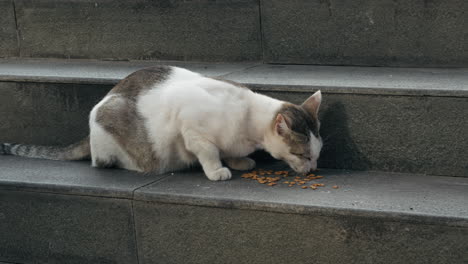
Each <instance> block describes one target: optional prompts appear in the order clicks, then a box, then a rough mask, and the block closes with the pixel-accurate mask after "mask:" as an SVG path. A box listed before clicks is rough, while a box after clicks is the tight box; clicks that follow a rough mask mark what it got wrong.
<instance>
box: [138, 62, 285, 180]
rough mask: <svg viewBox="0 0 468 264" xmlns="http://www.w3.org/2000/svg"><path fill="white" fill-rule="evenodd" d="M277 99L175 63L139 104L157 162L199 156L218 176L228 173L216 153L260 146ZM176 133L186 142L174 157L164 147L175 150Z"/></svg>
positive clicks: (227, 153)
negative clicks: (161, 81)
mask: <svg viewBox="0 0 468 264" xmlns="http://www.w3.org/2000/svg"><path fill="white" fill-rule="evenodd" d="M281 104H282V102H281V101H279V100H276V99H273V98H269V97H266V96H263V95H259V94H256V93H254V92H252V91H250V90H248V89H245V88H240V87H236V86H234V85H232V84H229V83H226V82H223V81H219V80H214V79H211V78H206V77H203V76H201V75H198V74H194V73H192V72H189V71H187V70H185V69H180V68H174V71H173V74H171V76H170V77H169V78H168V79H167V80H166V81H165V82H163V83H162V84H158V85H157V87H155V88H154V89H152V90H150V91H149V92H148V93H146V94H143V95H141V96H140V98H139V99H138V103H137V107H138V111H139V112H140V113H141V114H142V115H143V117H145V119H146V120H147V122H146V128H147V130H148V132H149V135H150V139H151V141H152V143H153V147H154V149H155V150H158V153H159V158H160V159H161V160H162V164H161V165H162V166H161V167H170V166H169V165H170V164H174V163H178V162H182V163H184V164H190V163H193V162H195V161H196V160H197V159H198V160H199V161H200V163H201V164H202V166H203V168H204V170H205V173H206V174H207V176H208V177H209V178H210V179H212V180H221V179H228V178H230V177H231V175H230V173H228V172H227V171H226V168H224V169H222V165H221V163H220V161H219V160H220V158H227V157H245V156H247V155H248V154H250V153H252V152H253V151H255V149H256V148H257V146H258V145H260V146H263V145H264V142H263V139H264V133H265V130H267V128H268V126H269V125H270V122H271V119H272V117H273V115H274V113H275V112H276V111H278V109H279V108H280V107H281ZM177 138H181V139H182V140H183V141H184V142H185V147H186V148H185V149H184V148H178V149H177V150H176V151H177V152H178V154H179V155H178V156H179V157H180V158H179V160H178V161H177V160H170V159H169V157H167V156H166V157H164V153H172V152H173V151H174V149H171V147H173V143H172V142H174V141H176V139H177ZM193 154H195V156H194V155H193ZM161 155H163V156H161ZM217 155H218V156H217ZM200 158H202V159H206V161H202V160H200ZM184 164H179V165H180V166H181V167H183V165H184ZM220 169H222V170H220ZM210 174H212V175H210Z"/></svg>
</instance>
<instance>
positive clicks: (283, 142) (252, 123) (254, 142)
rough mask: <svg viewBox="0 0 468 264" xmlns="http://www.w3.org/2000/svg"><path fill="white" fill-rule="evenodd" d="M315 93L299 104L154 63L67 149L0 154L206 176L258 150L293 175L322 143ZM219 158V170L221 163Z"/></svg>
mask: <svg viewBox="0 0 468 264" xmlns="http://www.w3.org/2000/svg"><path fill="white" fill-rule="evenodd" d="M321 101H322V95H321V92H320V91H317V92H315V93H314V94H313V95H312V96H310V97H309V98H308V99H307V100H306V101H305V102H304V103H303V104H302V105H295V104H292V103H288V102H285V101H280V100H277V99H274V98H271V97H268V96H265V95H261V94H257V93H255V92H253V91H251V90H250V89H248V88H247V87H245V86H243V85H241V84H238V83H235V82H232V81H227V80H222V79H217V78H209V77H205V76H203V75H201V74H198V73H195V72H192V71H189V70H187V69H183V68H178V67H171V66H156V67H150V68H146V69H142V70H138V71H136V72H134V73H132V74H130V75H128V76H127V77H126V78H124V79H123V80H121V81H120V82H119V83H118V84H117V85H116V86H115V87H114V88H113V89H112V90H111V91H110V92H109V93H108V94H107V95H106V96H105V97H104V98H103V99H102V100H101V101H100V102H99V103H98V104H97V105H96V106H94V108H93V109H92V111H91V113H90V116H89V128H90V133H89V136H88V137H87V138H85V139H83V140H81V141H79V142H77V143H75V144H72V145H70V146H67V147H47V146H33V145H24V144H9V143H3V144H0V154H11V155H18V156H24V157H31V158H44V159H53V160H80V159H89V158H91V162H92V166H93V167H119V168H123V169H127V170H133V171H138V172H156V173H165V172H168V171H174V170H179V169H183V168H187V167H189V166H191V165H192V164H194V163H196V162H199V164H201V166H202V168H203V171H204V173H205V175H206V176H207V177H208V179H210V180H213V181H218V180H228V179H230V178H231V176H232V174H231V171H230V170H229V169H228V168H227V167H229V168H231V169H234V170H251V169H253V168H254V167H255V165H256V164H255V161H254V160H252V159H250V158H248V157H247V156H248V155H249V154H251V153H252V152H254V151H255V150H258V149H264V150H266V151H267V152H269V153H270V154H271V155H272V156H273V157H274V158H275V159H280V160H283V161H285V162H286V163H287V164H289V166H290V167H291V168H292V169H293V170H294V171H296V172H298V173H303V174H304V173H307V172H309V171H310V170H315V169H316V168H317V159H318V158H319V155H320V151H321V148H322V139H321V137H320V135H319V129H320V122H319V120H318V111H319V107H320V103H321ZM222 161H224V164H225V165H227V167H225V166H223V163H222Z"/></svg>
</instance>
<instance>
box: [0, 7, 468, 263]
mask: <svg viewBox="0 0 468 264" xmlns="http://www.w3.org/2000/svg"><path fill="white" fill-rule="evenodd" d="M467 11H468V5H466V3H465V1H463V0H445V1H443V0H432V1H416V0H410V1H395V0H382V1H371V0H358V1H347V2H346V1H336V0H314V1H309V0H296V1H280V0H268V1H267V0H234V1H232V0H217V1H212V0H197V1H182V0H161V1H150V0H138V1H120V0H97V1H88V0H80V1H62V0H41V1H29V0H0V142H20V143H31V144H32V143H34V144H46V145H64V144H69V143H72V142H75V141H77V140H79V139H81V138H83V137H84V136H86V135H87V134H88V127H87V123H88V115H89V111H90V110H91V108H92V107H93V106H94V105H95V104H96V103H97V102H98V101H99V100H100V99H101V98H102V97H103V96H104V95H105V94H106V93H107V92H108V91H109V90H110V89H111V88H112V87H113V85H115V84H116V83H117V82H118V81H119V80H120V79H122V78H124V77H125V76H126V75H127V74H129V73H131V72H133V71H135V70H137V69H141V68H144V67H149V66H154V65H174V66H179V67H184V68H188V69H190V70H193V71H197V72H200V73H202V74H205V75H208V76H212V77H221V78H225V79H228V80H233V81H237V82H240V83H243V84H245V85H247V86H248V87H250V88H251V89H252V90H254V91H256V92H258V93H263V94H266V95H269V96H272V97H275V98H278V99H281V100H287V101H291V102H294V103H300V102H302V101H303V100H304V99H305V98H307V97H308V96H310V95H311V94H312V93H313V92H315V91H316V90H319V89H320V90H321V91H322V93H323V100H324V101H323V104H322V106H321V112H320V119H321V120H322V127H321V134H322V136H323V137H324V139H325V141H326V142H325V146H324V148H323V152H322V155H321V158H320V160H319V167H320V171H319V172H318V174H319V175H321V176H324V177H323V178H322V179H317V180H313V181H312V182H310V183H321V184H324V186H323V187H318V188H317V189H316V190H313V189H311V188H306V189H302V188H301V186H297V185H294V186H291V187H290V186H289V184H284V182H285V181H292V180H293V177H287V178H282V179H281V181H280V182H279V183H278V184H277V185H276V186H267V185H264V184H260V183H258V182H257V181H255V180H252V179H245V178H241V172H235V173H234V176H233V179H232V180H230V181H225V182H211V181H209V180H207V179H206V177H205V176H204V175H203V173H202V171H201V169H200V168H193V169H190V170H186V171H182V172H171V173H167V174H164V175H154V174H138V173H134V172H129V171H124V170H115V169H95V168H92V167H90V164H89V162H87V161H83V162H61V161H48V160H38V159H24V158H19V157H12V156H0V263H9V264H11V263H16V264H29V263H57V264H64V263H66V264H68V263H77V264H87V263H89V264H100V263H122V264H137V263H145V264H147V263H236V264H237V263H334V264H337V263H356V264H362V263H364V264H366V263H369V264H374V263H384V264H394V263H402V264H403V263H404V264H406V263H416V264H417V263H421V264H423V263H424V264H426V263H435V264H444V263H447V264H466V263H468V247H467V245H468V203H467V201H468V137H467V135H468V119H467V117H468V45H467V43H468V42H467V41H466V39H467V36H468V27H467V26H466V25H467V23H466V21H467V20H466V15H465V14H466V12H467ZM376 66H378V67H376ZM253 157H254V158H255V159H256V160H257V161H258V164H259V166H258V167H261V168H264V169H270V170H285V169H287V167H286V166H285V164H284V163H282V162H279V161H274V160H273V159H272V158H271V157H269V156H268V155H267V154H265V153H262V152H259V153H255V154H254V155H253ZM308 184H309V183H308ZM306 186H308V185H306ZM333 186H336V187H337V188H333Z"/></svg>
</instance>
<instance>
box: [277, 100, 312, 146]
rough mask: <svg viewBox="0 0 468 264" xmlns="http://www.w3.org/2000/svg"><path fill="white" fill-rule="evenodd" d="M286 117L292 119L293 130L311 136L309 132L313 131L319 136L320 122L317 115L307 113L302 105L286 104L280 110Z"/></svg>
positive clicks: (279, 112) (291, 126)
mask: <svg viewBox="0 0 468 264" xmlns="http://www.w3.org/2000/svg"><path fill="white" fill-rule="evenodd" d="M278 114H282V115H283V116H284V117H285V118H286V119H288V120H290V121H291V124H289V125H290V128H291V130H292V131H294V132H296V133H299V134H301V135H304V136H306V137H307V138H309V137H310V135H309V132H312V134H314V136H316V137H317V138H318V137H319V136H320V135H319V126H318V124H319V122H318V120H317V118H316V117H315V116H312V115H310V114H309V113H307V112H306V111H305V110H304V109H303V108H302V107H300V106H297V105H293V104H284V105H283V107H281V109H280V110H279V111H278Z"/></svg>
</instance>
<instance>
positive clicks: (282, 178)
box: [241, 169, 339, 190]
mask: <svg viewBox="0 0 468 264" xmlns="http://www.w3.org/2000/svg"><path fill="white" fill-rule="evenodd" d="M291 176H293V177H294V178H289V179H288V177H291ZM291 176H290V175H289V171H273V170H264V169H258V170H255V171H252V172H248V173H244V174H242V176H241V177H242V178H244V179H251V180H255V181H257V182H258V183H260V184H265V185H268V186H270V187H273V186H275V185H277V184H278V183H283V184H287V185H288V187H294V186H300V187H301V189H309V188H310V189H312V190H317V189H318V188H319V187H325V184H324V183H313V184H311V185H309V186H306V185H305V184H306V183H309V182H310V181H314V180H318V179H322V178H324V177H323V176H321V175H316V174H313V173H311V174H308V175H307V176H297V175H291ZM296 188H297V187H296ZM332 188H333V189H338V188H339V187H338V186H337V185H333V186H332Z"/></svg>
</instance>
